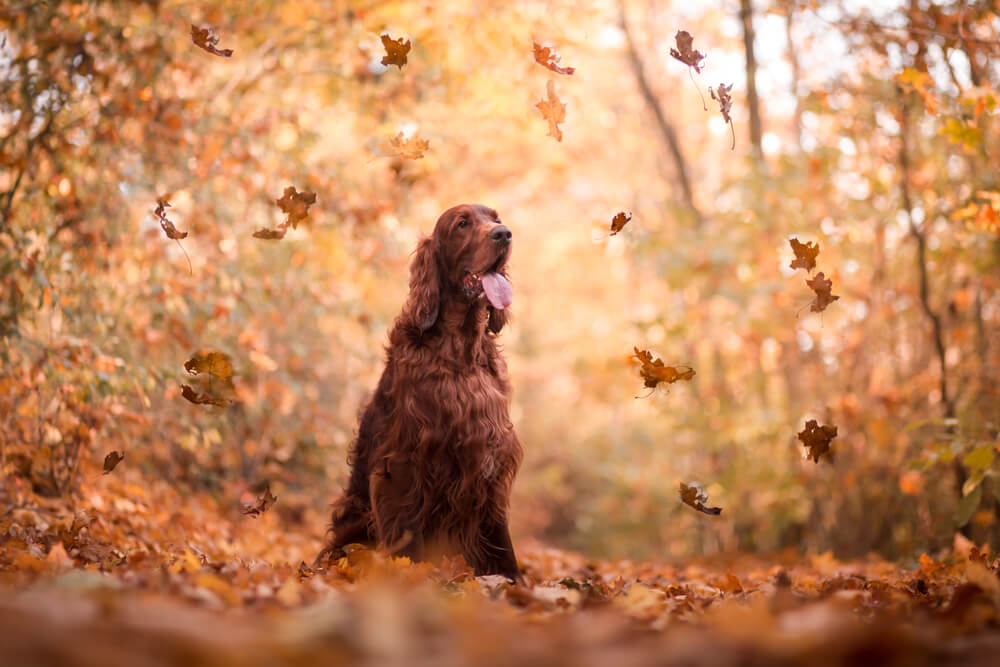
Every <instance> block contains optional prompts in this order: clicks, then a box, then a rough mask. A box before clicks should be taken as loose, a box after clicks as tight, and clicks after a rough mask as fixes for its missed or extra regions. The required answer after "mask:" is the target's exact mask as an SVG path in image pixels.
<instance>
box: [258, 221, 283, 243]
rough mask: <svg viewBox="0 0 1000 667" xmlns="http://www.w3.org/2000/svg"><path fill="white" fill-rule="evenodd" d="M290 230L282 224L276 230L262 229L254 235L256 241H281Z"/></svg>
mask: <svg viewBox="0 0 1000 667" xmlns="http://www.w3.org/2000/svg"><path fill="white" fill-rule="evenodd" d="M287 231H288V228H287V227H285V225H283V224H281V225H278V226H277V227H275V228H274V229H266V228H263V227H262V228H260V229H258V230H257V231H255V232H254V233H253V237H254V238H255V239H264V240H265V241H280V240H281V239H283V238H285V232H287Z"/></svg>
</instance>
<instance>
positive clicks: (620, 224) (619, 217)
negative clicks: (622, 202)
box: [611, 211, 632, 236]
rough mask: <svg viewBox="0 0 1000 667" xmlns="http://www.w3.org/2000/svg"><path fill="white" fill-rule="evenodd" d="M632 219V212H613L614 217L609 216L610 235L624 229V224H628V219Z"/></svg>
mask: <svg viewBox="0 0 1000 667" xmlns="http://www.w3.org/2000/svg"><path fill="white" fill-rule="evenodd" d="M631 219H632V214H631V213H629V214H628V215H625V211H619V212H618V213H615V217H613V218H611V236H614V235H615V234H617V233H618V232H620V231H621V230H623V229H625V225H627V224H628V222H629V220H631Z"/></svg>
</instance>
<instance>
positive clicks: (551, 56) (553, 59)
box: [532, 42, 576, 76]
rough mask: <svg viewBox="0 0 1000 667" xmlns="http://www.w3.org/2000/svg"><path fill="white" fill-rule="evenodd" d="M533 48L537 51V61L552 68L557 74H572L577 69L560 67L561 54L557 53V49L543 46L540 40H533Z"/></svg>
mask: <svg viewBox="0 0 1000 667" xmlns="http://www.w3.org/2000/svg"><path fill="white" fill-rule="evenodd" d="M532 49H533V50H534V52H535V62H536V63H538V64H539V65H541V66H542V67H545V68H546V69H550V70H552V71H553V72H555V73H556V74H566V75H568V76H572V74H573V72H575V71H576V68H575V67H560V66H559V59H560V57H561V56H560V55H559V54H558V53H556V51H555V49H550V48H549V47H547V46H542V45H541V44H539V43H538V42H532Z"/></svg>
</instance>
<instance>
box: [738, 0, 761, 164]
mask: <svg viewBox="0 0 1000 667" xmlns="http://www.w3.org/2000/svg"><path fill="white" fill-rule="evenodd" d="M740 21H741V22H742V23H743V50H744V51H745V52H746V71H747V110H748V111H749V113H750V146H751V148H752V149H753V154H754V157H755V158H757V159H758V160H759V159H760V158H761V157H762V156H763V152H762V151H761V147H760V142H761V134H762V130H761V121H760V99H759V98H758V97H757V58H756V56H754V52H753V3H752V2H751V0H740Z"/></svg>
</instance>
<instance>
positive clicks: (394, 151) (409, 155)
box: [389, 132, 431, 160]
mask: <svg viewBox="0 0 1000 667" xmlns="http://www.w3.org/2000/svg"><path fill="white" fill-rule="evenodd" d="M430 145H431V142H430V141H428V140H427V139H421V138H420V137H418V136H417V135H415V134H413V135H410V136H409V137H404V136H403V133H402V132H400V133H399V134H397V135H396V136H394V137H393V138H392V139H390V140H389V149H390V150H389V154H391V155H398V156H399V157H401V158H405V159H407V160H419V159H420V158H422V157H423V156H424V151H426V150H427V149H428V148H430Z"/></svg>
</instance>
